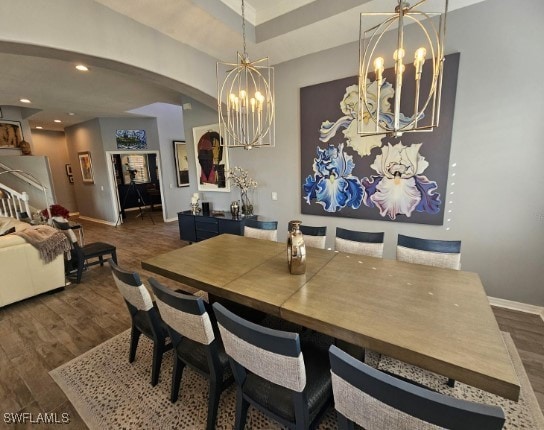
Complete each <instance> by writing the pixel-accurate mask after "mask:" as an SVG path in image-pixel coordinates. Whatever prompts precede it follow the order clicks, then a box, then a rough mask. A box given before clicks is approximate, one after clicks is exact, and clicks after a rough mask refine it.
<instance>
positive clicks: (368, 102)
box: [357, 0, 448, 137]
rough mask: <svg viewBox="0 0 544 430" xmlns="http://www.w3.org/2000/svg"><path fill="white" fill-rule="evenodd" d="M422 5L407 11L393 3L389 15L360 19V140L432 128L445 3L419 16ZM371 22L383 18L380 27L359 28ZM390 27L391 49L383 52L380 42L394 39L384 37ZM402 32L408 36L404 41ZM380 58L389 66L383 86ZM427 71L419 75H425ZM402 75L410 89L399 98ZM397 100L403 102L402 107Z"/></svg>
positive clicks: (435, 121)
mask: <svg viewBox="0 0 544 430" xmlns="http://www.w3.org/2000/svg"><path fill="white" fill-rule="evenodd" d="M426 1H427V0H421V1H419V2H418V3H416V4H415V5H414V6H410V5H409V4H408V3H406V2H405V1H402V0H399V1H398V5H397V6H396V8H395V12H393V13H375V12H374V13H364V12H363V13H361V17H360V19H361V21H360V32H359V110H358V113H357V131H358V133H359V134H360V135H362V136H374V135H380V134H387V135H389V136H394V137H398V136H401V135H402V134H403V133H406V132H422V131H432V130H433V129H434V128H435V127H438V124H439V121H440V99H441V90H442V76H443V73H442V72H443V62H444V40H445V33H446V15H447V10H448V0H443V1H444V10H443V11H440V12H428V11H422V10H420V9H419V8H420V7H421V6H422V5H423V4H424V3H425V2H426ZM376 17H381V18H382V19H383V18H385V21H383V22H382V23H381V24H378V25H375V26H373V27H371V28H370V29H368V30H364V31H363V25H364V22H365V21H366V20H370V21H372V20H375V19H376ZM437 24H438V25H437ZM367 25H368V24H367ZM395 25H396V27H397V30H396V42H397V43H396V46H395V47H394V49H386V47H385V45H386V43H385V39H387V38H388V37H389V36H390V35H391V34H394V33H393V32H390V35H388V36H385V35H386V33H387V32H388V31H389V30H393V29H394V28H395V27H394V26H395ZM407 26H409V28H406V27H407ZM405 31H406V32H407V33H408V32H409V35H410V39H411V40H410V41H408V40H407V37H406V35H405ZM412 39H413V40H412ZM408 42H409V43H408ZM412 45H413V46H412ZM389 46H390V45H389ZM418 46H419V47H418ZM412 48H413V55H414V56H413V69H412V70H409V68H411V67H412V64H409V63H410V62H412V60H410V59H409V58H408V57H407V53H408V52H409V51H410V50H411V49H412ZM388 51H389V54H388V55H386V53H387V52H388ZM391 53H392V54H391ZM429 54H430V62H432V64H431V70H430V73H432V76H430V79H429V77H428V76H427V77H425V78H426V79H422V76H423V74H424V73H423V72H424V69H423V64H424V63H425V60H426V58H427V59H428V57H429ZM384 58H389V60H390V61H392V62H393V64H394V70H395V74H394V79H393V80H394V82H387V80H386V78H385V77H384V74H383V72H384V70H385V65H386V61H387V60H386V59H384ZM427 70H428V69H427V68H426V69H425V73H429V72H428V71H427ZM407 72H409V73H410V76H413V79H414V81H415V82H414V83H413V85H412V86H413V88H414V89H413V91H410V92H409V93H408V92H406V91H404V92H403V79H405V74H408V73H407ZM404 83H405V84H406V80H404ZM393 92H394V95H393ZM403 97H404V99H405V100H406V99H408V100H409V101H408V102H406V101H404V102H402V98H403ZM391 99H393V100H392V101H393V103H392V104H393V106H392V108H391V103H390V100H391ZM410 99H411V100H410Z"/></svg>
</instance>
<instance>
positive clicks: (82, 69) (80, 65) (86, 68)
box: [76, 64, 89, 72]
mask: <svg viewBox="0 0 544 430" xmlns="http://www.w3.org/2000/svg"><path fill="white" fill-rule="evenodd" d="M76 69H77V70H79V71H80V72H86V71H87V70H89V68H88V67H87V66H84V65H83V64H78V65H77V66H76Z"/></svg>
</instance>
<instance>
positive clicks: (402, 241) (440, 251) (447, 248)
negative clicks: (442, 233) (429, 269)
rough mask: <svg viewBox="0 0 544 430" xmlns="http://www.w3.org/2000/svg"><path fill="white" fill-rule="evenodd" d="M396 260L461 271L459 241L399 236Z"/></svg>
mask: <svg viewBox="0 0 544 430" xmlns="http://www.w3.org/2000/svg"><path fill="white" fill-rule="evenodd" d="M397 260H399V261H405V262H407V263H415V264H424V265H427V266H435V267H442V268H445V269H455V270H461V241H460V240H431V239H420V238H417V237H411V236H404V235H402V234H399V237H398V240H397Z"/></svg>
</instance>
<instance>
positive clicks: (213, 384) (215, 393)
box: [206, 374, 223, 430]
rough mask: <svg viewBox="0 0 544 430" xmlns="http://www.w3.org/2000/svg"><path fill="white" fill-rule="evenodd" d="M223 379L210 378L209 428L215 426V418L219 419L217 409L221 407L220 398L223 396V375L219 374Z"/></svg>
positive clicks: (207, 426)
mask: <svg viewBox="0 0 544 430" xmlns="http://www.w3.org/2000/svg"><path fill="white" fill-rule="evenodd" d="M217 377H218V378H220V379H221V381H216V380H213V379H212V378H210V394H209V398H208V424H207V425H206V429H207V430H213V429H214V428H215V420H216V419H217V409H218V408H219V398H220V397H221V388H222V380H223V375H222V374H221V375H217Z"/></svg>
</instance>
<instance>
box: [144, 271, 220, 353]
mask: <svg viewBox="0 0 544 430" xmlns="http://www.w3.org/2000/svg"><path fill="white" fill-rule="evenodd" d="M149 283H150V284H151V288H152V289H153V293H154V294H155V299H156V303H157V307H158V308H159V312H160V314H161V318H162V320H163V321H164V322H165V323H166V325H167V326H168V327H170V329H171V330H174V331H175V332H176V333H177V334H178V335H180V336H184V337H187V338H189V339H191V340H193V341H195V342H198V343H201V344H203V345H209V344H211V343H212V342H213V341H214V340H215V335H214V332H213V327H212V323H211V320H210V316H209V315H208V312H207V311H206V308H205V305H204V300H202V298H201V297H196V296H192V295H189V294H181V293H177V292H175V291H173V290H171V289H170V288H168V287H165V286H164V285H162V284H161V283H159V282H158V281H157V280H156V279H154V278H149Z"/></svg>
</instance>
